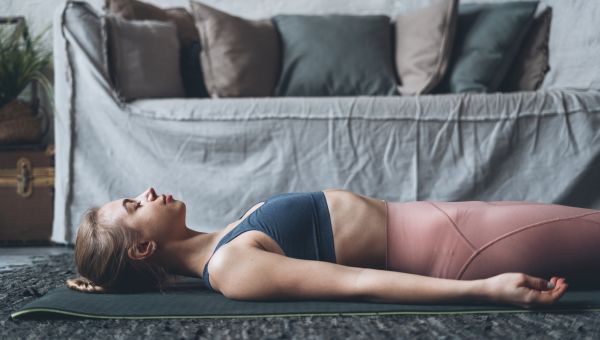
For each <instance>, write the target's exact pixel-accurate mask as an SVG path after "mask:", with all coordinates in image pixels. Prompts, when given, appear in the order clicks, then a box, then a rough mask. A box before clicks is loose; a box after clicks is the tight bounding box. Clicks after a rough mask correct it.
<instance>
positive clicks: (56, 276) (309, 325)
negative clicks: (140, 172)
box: [0, 247, 600, 340]
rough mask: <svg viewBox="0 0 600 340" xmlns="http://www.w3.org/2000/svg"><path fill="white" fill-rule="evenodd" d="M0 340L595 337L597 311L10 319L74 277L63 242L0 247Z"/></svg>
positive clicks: (599, 324) (599, 323) (598, 333)
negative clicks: (38, 245) (11, 314)
mask: <svg viewBox="0 0 600 340" xmlns="http://www.w3.org/2000/svg"><path fill="white" fill-rule="evenodd" d="M0 267H2V268H4V269H3V270H0V339H39V338H46V339H85V340H89V339H107V338H114V339H187V338H192V339H240V338H242V339H365V338H367V339H389V338H395V339H403V338H405V339H525V338H527V339H599V338H600V312H599V313H596V312H585V313H572V314H569V313H515V314H502V313H499V314H498V313H497V314H494V313H492V314H467V315H391V316H384V315H382V316H307V317H258V318H232V319H227V318H224V319H172V320H169V319H159V320H112V319H108V320H97V319H69V318H55V319H52V318H40V319H35V318H34V319H11V318H10V313H11V312H13V311H15V310H18V309H19V308H21V307H22V306H24V305H25V304H26V303H28V302H30V301H33V300H35V299H37V298H39V297H41V296H43V295H44V294H46V293H47V292H48V291H49V290H51V289H54V288H56V287H61V286H64V284H65V280H66V279H67V278H71V277H74V276H76V275H77V273H76V270H75V268H74V264H73V249H72V248H69V247H0Z"/></svg>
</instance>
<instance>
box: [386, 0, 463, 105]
mask: <svg viewBox="0 0 600 340" xmlns="http://www.w3.org/2000/svg"><path fill="white" fill-rule="evenodd" d="M457 10H458V0H438V1H435V2H434V3H432V4H430V5H429V6H427V7H425V8H422V9H419V10H416V11H412V12H408V13H404V14H402V15H399V16H397V17H396V24H395V26H396V53H395V55H396V70H397V71H398V78H400V87H399V88H398V89H399V91H400V93H401V94H402V95H414V94H423V93H428V92H430V91H431V90H433V88H434V87H435V86H437V85H438V84H439V82H440V81H441V80H442V78H443V76H444V74H445V73H446V69H447V67H448V62H449V60H450V54H451V52H452V43H453V42H454V31H455V29H456V17H457Z"/></svg>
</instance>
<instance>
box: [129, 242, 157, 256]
mask: <svg viewBox="0 0 600 340" xmlns="http://www.w3.org/2000/svg"><path fill="white" fill-rule="evenodd" d="M155 250H156V242H154V241H141V242H138V243H136V244H134V245H132V246H131V247H129V249H128V250H127V255H128V256H129V258H130V259H132V260H145V259H147V258H148V257H150V256H151V255H152V254H154V251H155Z"/></svg>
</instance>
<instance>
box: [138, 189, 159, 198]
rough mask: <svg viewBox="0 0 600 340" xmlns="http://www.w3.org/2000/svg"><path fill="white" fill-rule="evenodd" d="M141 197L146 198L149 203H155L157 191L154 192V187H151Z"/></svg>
mask: <svg viewBox="0 0 600 340" xmlns="http://www.w3.org/2000/svg"><path fill="white" fill-rule="evenodd" d="M140 196H141V197H143V198H145V199H146V200H147V201H153V200H154V199H155V198H156V191H154V188H153V187H149V188H148V189H146V191H144V192H143V193H142V194H141V195H140Z"/></svg>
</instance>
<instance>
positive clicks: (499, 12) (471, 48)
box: [443, 2, 538, 93]
mask: <svg viewBox="0 0 600 340" xmlns="http://www.w3.org/2000/svg"><path fill="white" fill-rule="evenodd" d="M537 4H538V3H537V2H507V3H493V4H467V5H461V6H460V8H459V16H458V26H457V31H456V41H455V46H454V49H453V53H452V62H451V67H450V70H449V72H448V82H447V83H446V84H444V86H443V91H444V90H449V91H450V92H453V93H460V92H494V91H496V90H497V89H498V87H499V85H500V83H501V81H502V80H503V79H504V76H505V75H506V71H507V69H508V67H509V65H510V64H511V62H512V61H513V59H514V56H515V54H516V53H517V52H518V51H519V48H520V46H521V42H522V40H523V37H524V36H525V34H526V33H527V31H528V29H529V27H530V25H531V22H532V21H533V15H534V13H535V9H536V7H537Z"/></svg>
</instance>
